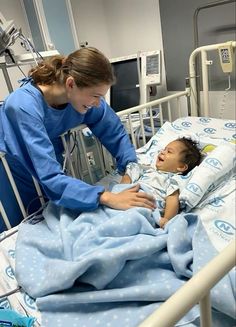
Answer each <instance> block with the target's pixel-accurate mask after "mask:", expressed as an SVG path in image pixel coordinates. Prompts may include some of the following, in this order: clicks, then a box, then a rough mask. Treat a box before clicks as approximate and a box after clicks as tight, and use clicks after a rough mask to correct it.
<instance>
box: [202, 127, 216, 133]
mask: <svg viewBox="0 0 236 327" xmlns="http://www.w3.org/2000/svg"><path fill="white" fill-rule="evenodd" d="M204 132H206V133H208V134H215V132H216V129H215V128H210V127H208V128H204Z"/></svg>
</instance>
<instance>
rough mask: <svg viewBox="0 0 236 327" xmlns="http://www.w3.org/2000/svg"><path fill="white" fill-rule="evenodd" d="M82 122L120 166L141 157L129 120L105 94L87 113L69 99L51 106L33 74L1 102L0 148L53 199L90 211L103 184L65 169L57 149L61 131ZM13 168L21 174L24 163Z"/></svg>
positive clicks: (121, 168)
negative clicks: (89, 181) (123, 120)
mask: <svg viewBox="0 0 236 327" xmlns="http://www.w3.org/2000/svg"><path fill="white" fill-rule="evenodd" d="M79 124H86V125H87V126H88V127H89V128H90V129H91V131H92V132H93V134H94V135H95V136H97V137H98V138H99V139H100V141H101V143H102V144H103V145H104V146H105V147H106V148H107V149H108V151H109V152H110V153H111V154H112V156H113V157H115V158H116V160H117V168H118V170H119V171H120V172H123V171H124V170H125V168H126V165H127V164H128V163H129V162H133V161H134V162H136V154H135V150H134V147H133V146H132V145H131V143H130V140H129V136H128V135H127V133H126V131H125V129H124V126H123V125H122V124H121V122H120V119H119V117H118V116H117V115H116V114H115V113H114V111H113V110H112V109H111V107H109V106H108V104H107V103H106V102H105V100H104V99H101V101H100V106H99V107H97V108H95V107H93V108H91V109H90V110H89V111H88V112H87V113H86V114H85V115H82V114H80V113H79V112H77V111H76V110H75V109H74V108H73V107H72V106H71V105H70V104H68V105H67V106H66V107H65V108H64V109H60V110H58V109H55V108H52V107H50V106H48V104H47V103H46V101H45V99H44V96H43V94H42V93H41V92H40V90H39V89H38V88H37V87H35V86H34V84H33V81H32V79H31V78H27V79H26V81H25V82H24V84H23V85H22V86H21V87H20V88H18V89H17V90H15V91H14V92H12V93H11V94H10V95H9V96H8V97H7V98H6V100H5V101H4V103H3V105H2V106H1V107H0V151H3V152H6V153H7V157H8V158H9V161H10V162H11V166H12V168H13V170H14V164H12V163H14V161H15V162H16V167H17V164H20V165H22V167H24V168H26V169H27V171H28V172H29V174H30V175H33V176H34V177H35V178H36V179H37V180H38V182H39V183H40V184H41V186H42V188H43V190H44V192H45V194H46V195H47V197H48V198H49V199H50V200H52V201H53V202H54V203H56V204H57V205H60V206H64V207H67V208H70V209H77V210H79V211H90V210H94V209H96V208H97V207H98V205H99V195H100V194H101V193H102V192H103V191H104V187H102V186H92V185H89V184H87V183H84V182H83V181H81V180H78V179H76V178H73V177H70V176H67V175H65V174H64V172H63V171H62V168H61V165H60V163H59V162H58V161H57V155H58V154H60V153H61V151H62V150H63V148H62V144H61V140H60V135H61V134H62V133H64V132H66V131H68V130H69V129H71V128H73V127H76V126H78V125H79ZM16 167H15V168H16ZM14 174H15V175H18V176H16V177H18V180H20V179H21V169H15V171H14ZM22 178H24V177H23V176H22Z"/></svg>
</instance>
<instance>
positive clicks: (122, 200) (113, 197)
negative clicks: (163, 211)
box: [100, 185, 156, 210]
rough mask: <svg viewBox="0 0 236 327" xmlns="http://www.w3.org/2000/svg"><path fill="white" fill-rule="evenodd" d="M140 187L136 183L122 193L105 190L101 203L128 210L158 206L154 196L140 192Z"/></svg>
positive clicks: (152, 208)
mask: <svg viewBox="0 0 236 327" xmlns="http://www.w3.org/2000/svg"><path fill="white" fill-rule="evenodd" d="M139 187H140V186H139V185H135V186H133V187H131V188H130V189H128V190H124V191H122V192H120V193H111V192H106V191H105V192H104V193H102V194H101V196H100V204H102V205H106V206H108V207H110V208H113V209H118V210H127V209H130V208H134V207H144V208H148V209H151V210H154V209H155V208H156V201H155V199H154V197H153V196H152V195H149V194H147V193H144V192H138V191H139Z"/></svg>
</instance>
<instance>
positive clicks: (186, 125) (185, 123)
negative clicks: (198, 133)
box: [181, 121, 192, 127]
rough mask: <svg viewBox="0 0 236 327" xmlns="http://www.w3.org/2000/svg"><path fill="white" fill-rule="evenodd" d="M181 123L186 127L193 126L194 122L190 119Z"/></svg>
mask: <svg viewBox="0 0 236 327" xmlns="http://www.w3.org/2000/svg"><path fill="white" fill-rule="evenodd" d="M181 125H182V126H184V127H191V126H192V123H190V122H188V121H184V122H183V123H182V124H181Z"/></svg>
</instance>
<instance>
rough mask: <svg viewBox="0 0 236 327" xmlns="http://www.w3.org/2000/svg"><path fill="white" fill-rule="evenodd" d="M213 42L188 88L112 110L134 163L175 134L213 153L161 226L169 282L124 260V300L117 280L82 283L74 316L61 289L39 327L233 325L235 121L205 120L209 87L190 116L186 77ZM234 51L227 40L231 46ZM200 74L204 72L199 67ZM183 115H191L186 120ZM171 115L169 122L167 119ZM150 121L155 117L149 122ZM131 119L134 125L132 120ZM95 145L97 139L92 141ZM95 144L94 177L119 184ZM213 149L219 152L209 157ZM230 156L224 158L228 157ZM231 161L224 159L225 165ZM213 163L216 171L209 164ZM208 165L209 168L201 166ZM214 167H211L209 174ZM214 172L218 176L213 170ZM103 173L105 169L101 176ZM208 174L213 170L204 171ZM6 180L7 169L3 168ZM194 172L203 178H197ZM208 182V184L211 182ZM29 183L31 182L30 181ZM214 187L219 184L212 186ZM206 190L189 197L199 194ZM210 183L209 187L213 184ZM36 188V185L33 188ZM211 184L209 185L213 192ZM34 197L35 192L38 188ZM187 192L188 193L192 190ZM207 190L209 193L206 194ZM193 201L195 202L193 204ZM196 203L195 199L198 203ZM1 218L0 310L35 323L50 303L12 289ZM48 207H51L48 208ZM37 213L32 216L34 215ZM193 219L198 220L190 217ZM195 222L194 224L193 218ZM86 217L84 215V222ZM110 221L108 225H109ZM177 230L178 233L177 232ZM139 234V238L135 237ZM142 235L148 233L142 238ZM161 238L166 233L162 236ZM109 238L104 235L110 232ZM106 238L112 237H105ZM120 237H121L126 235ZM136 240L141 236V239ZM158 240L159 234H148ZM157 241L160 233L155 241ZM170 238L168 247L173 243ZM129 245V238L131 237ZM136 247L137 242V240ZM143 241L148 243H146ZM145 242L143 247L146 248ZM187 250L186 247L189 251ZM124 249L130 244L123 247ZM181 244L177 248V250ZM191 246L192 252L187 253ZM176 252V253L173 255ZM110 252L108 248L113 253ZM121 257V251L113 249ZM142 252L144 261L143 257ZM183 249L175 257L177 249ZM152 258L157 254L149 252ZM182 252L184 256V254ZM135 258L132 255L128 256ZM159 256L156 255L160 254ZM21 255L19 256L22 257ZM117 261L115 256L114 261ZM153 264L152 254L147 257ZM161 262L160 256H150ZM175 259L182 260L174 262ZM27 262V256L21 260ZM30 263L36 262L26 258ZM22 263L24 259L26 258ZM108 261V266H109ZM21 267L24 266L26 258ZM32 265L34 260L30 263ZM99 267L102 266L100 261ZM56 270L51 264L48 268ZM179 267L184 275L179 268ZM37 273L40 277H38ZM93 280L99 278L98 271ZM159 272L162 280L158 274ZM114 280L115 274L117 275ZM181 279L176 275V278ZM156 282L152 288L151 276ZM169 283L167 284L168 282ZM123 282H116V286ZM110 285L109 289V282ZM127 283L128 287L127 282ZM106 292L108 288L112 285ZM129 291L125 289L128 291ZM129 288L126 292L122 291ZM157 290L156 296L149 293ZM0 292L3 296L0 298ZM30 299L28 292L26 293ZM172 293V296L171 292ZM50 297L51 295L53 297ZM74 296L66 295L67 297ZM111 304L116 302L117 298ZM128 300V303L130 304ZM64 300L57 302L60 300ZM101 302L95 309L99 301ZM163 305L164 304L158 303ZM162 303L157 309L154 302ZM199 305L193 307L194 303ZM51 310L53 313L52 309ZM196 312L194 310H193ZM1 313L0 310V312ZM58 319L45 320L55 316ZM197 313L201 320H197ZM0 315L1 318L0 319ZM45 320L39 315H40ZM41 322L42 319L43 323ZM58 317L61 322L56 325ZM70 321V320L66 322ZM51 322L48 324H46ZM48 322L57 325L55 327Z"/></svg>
mask: <svg viewBox="0 0 236 327" xmlns="http://www.w3.org/2000/svg"><path fill="white" fill-rule="evenodd" d="M218 47H219V45H211V46H206V47H202V48H199V49H196V50H195V51H194V53H193V54H192V55H191V57H193V58H192V60H191V58H190V75H191V76H190V86H189V88H187V89H186V90H185V91H183V92H178V93H176V94H173V95H171V96H168V97H165V98H161V99H158V100H155V101H152V102H149V103H146V104H144V105H141V106H137V107H134V108H130V109H126V110H124V111H122V112H119V113H118V115H119V116H120V117H121V120H123V122H124V123H125V125H126V128H127V130H128V132H129V134H130V138H131V140H132V143H133V144H134V146H135V147H136V149H137V155H138V158H139V161H140V162H141V163H145V164H146V163H147V162H149V163H150V162H151V160H153V153H154V152H155V153H156V151H158V149H160V148H161V147H162V146H164V145H165V144H166V143H168V141H171V140H172V139H175V138H177V137H179V136H180V135H189V136H191V137H195V138H196V139H197V140H198V141H199V143H200V145H201V147H202V149H204V148H205V149H207V147H208V148H209V146H210V147H212V146H216V148H215V149H214V150H213V151H212V152H209V153H208V154H207V155H206V158H205V159H208V162H211V163H213V166H215V168H214V167H213V168H212V170H208V171H207V172H208V173H209V176H210V179H208V178H206V176H205V175H203V173H204V174H205V173H206V166H204V165H202V166H201V165H200V166H199V167H198V168H200V169H199V170H197V169H196V170H195V172H196V174H195V173H194V174H193V175H192V176H190V180H189V182H188V186H189V188H188V187H187V188H186V190H185V194H183V197H182V198H183V199H184V200H185V201H186V203H187V205H188V210H187V216H182V215H180V216H178V217H176V218H174V219H173V220H172V221H171V222H170V224H169V227H168V233H167V234H168V235H169V236H170V237H171V235H173V238H172V239H168V240H167V241H168V242H167V243H168V250H169V251H170V252H169V255H170V256H171V257H173V265H174V266H175V265H176V266H175V269H174V272H175V273H176V275H177V277H175V276H174V277H173V271H170V269H169V266H168V265H167V266H168V267H166V271H164V270H163V269H162V270H160V267H159V266H158V265H157V266H155V265H154V266H152V265H151V263H150V262H147V261H145V258H144V259H143V260H144V261H140V262H141V263H142V266H141V265H140V266H139V265H138V260H134V257H130V258H129V260H128V262H132V261H133V260H134V261H133V262H134V263H136V261H137V265H136V266H135V265H133V266H132V267H130V266H129V267H125V269H126V270H124V271H125V273H126V276H123V275H122V271H121V275H122V277H123V279H125V278H127V280H126V283H127V285H128V286H129V287H128V288H127V294H126V295H127V298H125V297H124V300H122V296H124V293H125V291H126V289H125V288H124V287H121V286H122V285H124V280H123V281H122V280H118V279H117V280H115V281H114V280H110V283H109V284H108V287H104V293H103V292H102V291H103V289H102V288H100V289H99V288H97V289H92V291H94V293H93V292H91V289H86V283H85V285H84V289H82V291H83V292H84V291H85V293H83V295H86V294H87V298H85V299H84V300H80V307H81V309H79V310H77V311H78V312H79V313H78V315H75V312H74V309H73V307H72V306H69V307H68V308H67V310H66V309H65V303H66V302H67V298H66V296H68V300H69V301H72V302H73V301H75V297H73V298H70V297H69V295H68V294H67V292H65V293H64V294H63V295H62V298H61V299H60V300H61V301H62V304H61V306H60V305H59V307H58V308H59V309H58V308H56V309H55V308H54V310H55V311H52V312H51V313H49V315H48V316H46V319H49V320H48V322H47V320H44V325H45V326H54V325H55V326H56V325H57V326H60V324H61V322H63V323H62V325H63V324H67V325H70V326H86V327H87V326H89V327H91V326H99V325H100V326H111V327H113V326H114V327H115V326H118V325H122V326H127V327H128V326H140V327H152V326H153V327H154V326H158V327H167V326H169V327H170V326H174V325H177V326H178V325H185V326H192V327H193V326H199V325H201V326H204V327H208V326H226V327H227V326H231V327H232V326H233V325H235V320H234V314H235V302H234V301H235V297H234V296H235V295H234V285H233V284H234V281H235V275H234V274H235V270H234V269H233V267H234V266H235V247H236V245H235V241H234V239H235V171H234V167H233V166H234V164H235V160H234V161H233V157H235V145H234V144H235V126H236V125H235V121H233V120H229V119H217V118H209V95H208V93H209V90H208V89H207V90H205V88H204V90H203V94H204V104H203V106H202V108H201V113H200V116H199V117H197V107H196V103H195V100H196V94H195V81H194V79H195V75H194V60H193V59H194V56H195V54H196V53H201V54H202V53H203V56H204V58H205V59H206V53H207V51H209V50H210V51H211V50H215V49H218ZM234 47H235V42H234ZM203 71H205V67H203ZM206 79H207V77H206V76H205V77H204V84H205V85H206V84H207V81H206ZM184 101H186V102H187V103H191V112H190V113H189V115H188V113H187V114H186V113H182V112H181V108H182V104H183V102H184ZM157 106H158V108H159V113H158V121H159V122H160V126H159V127H158V128H157V127H156V125H155V120H153V110H152V108H153V107H155V108H156V107H157ZM190 114H191V115H190ZM173 117H175V118H174V119H173ZM154 119H156V118H154ZM137 122H138V123H137ZM71 132H75V133H76V136H77V138H78V139H79V140H80V142H81V147H82V148H83V149H84V151H85V153H86V144H85V143H84V126H82V127H80V128H79V129H77V130H75V131H71ZM62 139H63V142H64V145H65V165H67V171H68V172H69V173H70V174H72V175H73V174H74V175H76V174H77V172H76V170H75V168H77V167H75V166H74V163H73V160H70V157H71V156H70V146H71V144H68V138H66V137H65V135H62ZM96 142H97V141H96ZM97 146H98V147H100V149H101V151H99V153H101V156H100V157H99V160H100V164H101V165H102V169H101V171H102V175H103V176H104V178H103V180H102V183H105V184H106V185H108V187H109V186H110V185H111V184H112V183H114V181H117V180H118V179H119V176H118V175H117V173H116V172H114V171H112V169H113V166H114V162H113V161H112V159H111V158H110V157H109V156H107V153H106V151H105V150H104V149H102V148H101V146H100V145H99V144H97ZM217 149H220V151H218V152H217ZM229 154H231V157H230V155H229ZM1 159H2V160H3V163H4V167H5V169H6V170H8V166H7V162H6V161H5V159H4V154H1ZM231 159H232V160H231ZM218 162H220V164H221V167H223V168H224V169H225V170H223V169H219V166H217V164H218ZM90 168H91V165H90V162H89V160H88V157H87V156H86V155H85V162H84V167H82V169H81V170H80V171H79V172H78V174H80V175H81V177H83V176H82V175H83V173H84V170H86V172H88V175H89V177H90V180H91V181H93V179H94V176H93V173H92V171H91V170H90ZM208 168H209V167H208ZM214 169H215V170H214ZM219 171H220V173H219ZM107 172H110V174H109V175H108V176H106V175H107ZM212 172H213V173H212ZM8 174H9V178H10V179H11V174H10V171H8ZM199 175H200V176H201V177H202V176H204V178H200V179H199ZM212 179H214V181H213V180H212ZM35 183H36V182H35ZM217 183H219V184H217ZM196 184H198V186H200V189H201V190H205V191H207V192H206V193H204V194H203V193H202V194H199V193H198V194H196V192H197V191H198V190H199V189H198V188H195V187H196ZM213 184H214V185H213ZM12 185H13V188H14V191H15V194H16V196H17V198H18V200H19V203H20V207H21V211H22V214H23V216H24V217H26V213H25V209H24V208H23V206H22V203H21V201H20V195H19V194H18V192H17V189H16V187H15V184H14V181H13V180H12ZM35 185H36V187H37V188H38V185H37V183H36V184H35ZM213 186H214V187H213ZM38 191H39V192H40V189H39V188H38ZM193 191H195V193H194V192H193ZM208 193H209V194H208ZM196 196H197V199H196ZM199 198H200V200H199ZM0 210H1V215H2V217H3V218H4V219H5V221H6V223H7V227H9V230H8V231H6V232H4V233H2V234H1V235H0V240H1V242H0V249H1V260H0V269H1V274H0V279H1V280H0V294H2V296H1V298H0V306H1V307H4V308H12V309H14V310H16V311H17V312H20V313H21V314H22V315H29V316H33V317H36V318H37V321H36V322H35V324H34V325H35V326H41V318H42V316H41V313H40V312H39V310H38V309H37V304H39V306H41V308H43V310H41V311H42V314H43V315H45V312H46V314H48V312H47V309H45V306H46V307H47V306H48V305H50V304H51V302H50V301H53V303H54V301H55V303H56V298H53V296H54V295H53V294H52V299H51V298H50V295H49V296H48V297H47V296H46V297H47V301H46V302H45V303H44V302H43V301H42V299H43V297H44V296H42V298H41V299H39V301H38V302H37V304H36V302H35V299H33V298H32V297H30V296H29V295H28V294H27V293H25V292H24V291H23V289H21V287H20V286H19V285H18V283H17V281H16V279H15V276H14V271H15V244H16V238H17V227H14V228H10V227H11V226H10V223H9V222H8V219H7V215H6V214H5V211H4V207H3V206H2V205H1V206H0ZM51 210H54V209H53V208H51ZM39 216H40V215H39ZM196 217H199V218H196ZM195 218H196V219H195ZM84 219H86V218H84ZM113 222H114V223H115V221H113ZM178 229H179V230H180V231H181V232H182V234H179V233H178ZM141 234H142V233H141ZM147 235H148V233H147ZM165 235H166V234H165ZM110 236H111V235H110ZM113 236H114V235H113ZM126 236H127V235H126ZM142 236H144V234H142ZM155 236H156V238H158V237H159V236H160V235H155ZM160 237H162V235H161V236H160ZM175 240H176V242H175ZM134 241H135V239H134ZM143 242H144V241H143ZM148 242H149V241H148ZM142 244H143V246H144V245H145V244H146V245H147V248H148V247H150V246H151V244H149V243H145V242H144V243H141V245H142ZM190 245H191V248H189V246H190ZM130 247H131V245H130ZM181 247H183V248H182V249H181ZM195 248H196V252H194V251H195ZM176 249H177V250H176ZM116 250H117V249H114V253H115V251H116ZM119 250H120V251H121V252H122V250H123V249H122V248H120V249H119ZM148 251H149V250H148V249H147V254H148V256H151V254H150V252H148ZM182 251H183V252H182ZM156 253H159V252H156ZM186 253H187V257H186ZM135 255H139V252H138V253H137V252H135ZM163 255H164V254H163ZM23 256H24V254H23ZM115 258H116V260H117V261H118V262H119V257H115ZM151 258H152V260H153V261H155V260H154V257H152V256H151ZM158 258H159V259H160V260H162V257H161V256H160V257H158ZM181 258H185V259H183V260H186V261H181V260H182V259H181ZM25 260H27V259H25ZM30 260H32V261H34V260H36V259H35V258H34V257H32V256H31V257H30ZM179 260H180V261H181V262H182V268H181V267H178V261H179ZM29 262H30V261H29ZM111 262H112V261H110V264H111ZM27 263H28V261H27ZM35 264H36V263H35ZM103 264H104V265H105V263H103ZM145 264H146V266H148V265H150V270H144V269H143V268H142V267H143V266H145ZM55 267H56V266H55ZM183 267H186V269H185V271H182V270H181V269H183ZM31 269H33V267H30V266H29V267H28V269H27V274H29V278H30V273H31ZM159 270H160V274H158V275H155V274H153V272H156V271H159ZM190 270H191V271H192V272H193V277H192V276H191V274H190V275H189V271H190ZM134 272H136V274H137V276H138V275H139V274H140V278H142V283H141V285H142V287H141V288H139V287H138V286H139V285H138V278H136V277H135V275H134V276H132V278H133V279H134V281H135V282H134V284H132V278H131V279H128V277H127V276H128V274H131V273H134ZM42 273H43V272H42ZM97 274H98V275H97V276H95V279H99V271H98V272H97ZM165 274H166V275H165ZM118 275H119V274H118ZM183 275H184V277H183ZM151 278H156V279H160V283H155V282H156V281H155V280H153V279H151ZM169 280H171V281H174V282H176V283H174V285H172V284H171V283H168V281H169ZM122 282H123V284H122ZM112 283H114V284H112ZM39 284H40V282H37V280H36V281H35V288H36V289H37V288H40V287H41V286H40V285H39ZM131 284H132V285H131ZM112 287H114V288H112ZM132 287H133V288H132ZM121 288H122V289H123V291H124V292H123V293H117V294H115V293H114V292H115V291H117V290H118V289H121ZM128 291H130V293H128ZM157 293H160V295H159V297H156V294H157ZM3 294H4V295H3ZM33 294H34V291H33ZM172 294H173V295H172ZM56 295H57V294H55V296H56ZM73 295H74V294H72V296H73ZM118 299H119V300H118ZM135 299H136V300H135ZM63 301H64V302H63ZM103 302H105V303H106V305H104V307H101V303H103ZM163 302H164V303H163ZM162 303H163V304H162ZM197 303H199V307H198V306H196V304H197ZM58 310H59V311H60V310H61V312H58ZM199 312H200V313H199ZM0 314H1V311H0ZM56 314H58V316H57V317H56V319H58V320H51V319H54V318H53V317H55V316H56ZM198 316H200V317H201V318H198ZM0 317H1V316H0ZM44 317H45V316H44ZM44 319H45V318H44ZM60 319H62V320H60ZM70 319H72V320H70ZM52 321H53V322H54V324H52V325H51V323H52ZM55 321H57V323H56V324H55Z"/></svg>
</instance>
